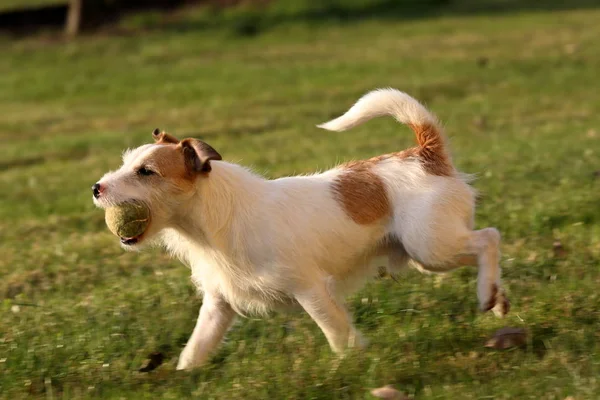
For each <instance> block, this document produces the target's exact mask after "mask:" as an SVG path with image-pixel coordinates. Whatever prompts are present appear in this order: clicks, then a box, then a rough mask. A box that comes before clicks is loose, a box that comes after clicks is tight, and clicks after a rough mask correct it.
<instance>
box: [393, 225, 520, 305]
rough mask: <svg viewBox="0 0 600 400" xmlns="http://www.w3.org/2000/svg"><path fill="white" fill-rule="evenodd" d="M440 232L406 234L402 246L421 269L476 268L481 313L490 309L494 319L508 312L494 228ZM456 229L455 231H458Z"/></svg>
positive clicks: (498, 241) (497, 240)
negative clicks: (418, 235)
mask: <svg viewBox="0 0 600 400" xmlns="http://www.w3.org/2000/svg"><path fill="white" fill-rule="evenodd" d="M458 226H460V225H459V224H454V225H453V227H454V228H453V229H449V228H448V227H446V228H448V229H441V232H439V231H438V234H434V235H431V236H433V237H422V236H421V237H417V235H411V234H410V233H409V234H405V237H404V240H403V243H404V246H405V248H406V249H407V251H408V253H409V255H410V256H411V257H412V258H413V259H414V260H416V261H417V262H418V263H419V264H420V266H421V268H423V269H425V270H427V271H431V272H445V271H449V270H452V269H454V268H458V267H461V266H476V267H478V276H477V297H478V299H479V305H480V308H481V310H482V311H489V310H492V311H493V312H494V314H496V315H497V316H501V317H502V316H504V315H506V313H508V311H509V308H510V304H509V302H508V300H507V298H506V297H505V294H504V290H503V289H502V287H501V281H500V275H501V270H500V265H499V261H500V233H499V232H498V230H497V229H495V228H485V229H481V230H478V231H471V230H468V229H467V228H466V227H465V228H458ZM457 228H458V229H457Z"/></svg>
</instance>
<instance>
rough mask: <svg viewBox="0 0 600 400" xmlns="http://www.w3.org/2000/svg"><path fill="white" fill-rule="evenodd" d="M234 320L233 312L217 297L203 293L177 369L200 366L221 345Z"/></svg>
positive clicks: (227, 304)
mask: <svg viewBox="0 0 600 400" xmlns="http://www.w3.org/2000/svg"><path fill="white" fill-rule="evenodd" d="M234 318H235V311H233V309H232V308H231V306H230V305H229V303H227V302H226V301H225V300H224V299H223V298H221V297H220V296H219V295H215V294H211V293H205V294H204V299H203V301H202V307H201V308H200V315H199V316H198V321H197V322H196V326H195V328H194V332H193V333H192V336H191V337H190V339H189V340H188V342H187V344H186V346H185V348H184V349H183V351H182V352H181V355H180V356H179V362H178V363H177V369H192V368H195V367H198V366H200V365H202V364H203V363H204V362H205V361H206V360H207V358H208V357H209V356H210V354H211V352H212V351H213V350H215V349H216V347H217V346H218V345H219V344H220V343H221V341H222V340H223V337H224V336H225V333H226V332H227V330H228V329H229V327H230V326H231V324H232V322H233V320H234Z"/></svg>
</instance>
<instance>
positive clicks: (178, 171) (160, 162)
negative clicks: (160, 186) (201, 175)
mask: <svg viewBox="0 0 600 400" xmlns="http://www.w3.org/2000/svg"><path fill="white" fill-rule="evenodd" d="M144 164H146V165H148V166H149V167H150V168H152V169H153V170H154V171H156V172H157V173H158V174H159V175H160V176H161V177H163V178H164V179H168V180H171V181H172V182H173V184H174V185H175V186H176V187H178V188H179V189H181V190H182V191H186V190H190V189H191V188H192V187H193V184H194V180H195V175H193V174H191V173H190V171H189V169H188V168H187V166H186V162H185V158H184V155H183V151H182V149H181V147H180V146H179V145H175V144H165V145H163V146H160V147H158V148H157V149H156V150H155V151H153V152H152V153H151V156H150V157H148V158H147V159H146V160H144Z"/></svg>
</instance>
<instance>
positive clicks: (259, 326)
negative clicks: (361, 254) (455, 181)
mask: <svg viewBox="0 0 600 400" xmlns="http://www.w3.org/2000/svg"><path fill="white" fill-rule="evenodd" d="M379 3H384V2H381V1H380V2H379ZM454 3H457V5H456V6H452V5H446V6H440V7H447V9H448V12H447V13H446V12H442V13H435V14H427V13H422V14H420V15H415V16H414V18H413V17H411V18H409V17H406V18H401V17H400V16H398V15H396V14H390V15H384V14H385V13H382V14H380V15H375V13H371V14H369V15H370V17H369V18H364V19H360V18H352V19H351V21H348V22H343V21H340V20H336V19H335V18H321V19H319V18H316V17H315V15H312V14H310V13H309V14H306V15H307V17H306V18H300V19H299V20H294V19H293V18H291V16H293V15H295V14H294V13H295V12H298V13H300V11H294V9H293V7H290V8H289V9H286V10H284V11H285V12H284V11H277V12H279V14H277V13H276V12H275V11H273V13H274V15H275V17H273V18H272V19H268V18H267V19H265V20H261V19H260V18H259V19H258V22H257V20H256V15H258V14H255V17H245V16H244V15H246V14H242V13H241V12H239V10H238V11H231V12H227V13H226V14H223V15H221V14H219V15H212V16H211V15H210V14H211V13H210V12H209V11H205V10H194V9H192V10H189V11H190V12H189V13H187V14H184V13H183V12H180V13H176V14H175V15H171V16H169V17H165V18H164V19H163V17H161V16H160V15H158V14H153V13H150V14H144V15H142V16H135V17H130V18H128V19H127V20H124V21H122V22H121V26H122V28H123V30H122V31H119V32H120V33H118V34H117V33H115V34H110V33H103V34H101V35H96V36H88V37H83V38H80V39H78V40H76V41H72V42H63V41H62V40H58V39H56V37H55V36H54V35H52V34H44V35H41V36H38V37H33V38H22V39H9V38H0V46H1V48H2V53H3V56H2V57H1V58H0V89H1V90H0V139H1V140H2V145H1V146H0V235H1V240H0V298H1V299H2V302H1V303H0V307H1V308H0V398H6V399H9V398H10V399H18V398H28V397H34V398H45V399H58V398H65V399H79V398H91V397H101V398H115V399H120V398H126V399H158V398H161V399H162V398H165V399H186V398H201V399H212V398H214V399H350V398H353V399H354V398H359V399H369V398H372V397H371V395H370V394H369V389H370V388H374V387H379V386H383V385H386V384H393V385H395V387H396V388H398V389H400V390H401V391H403V392H405V393H408V394H410V395H411V396H413V397H414V398H415V399H536V400H537V399H560V400H562V399H564V398H565V397H567V396H569V395H570V396H573V397H574V398H575V399H577V400H581V399H598V398H600V347H599V344H598V343H599V342H600V294H599V290H598V288H599V287H600V286H599V285H600V269H599V267H600V112H599V111H600V96H599V95H598V93H599V92H598V84H597V82H598V80H597V78H598V71H600V42H599V41H598V38H599V37H600V24H598V21H599V20H600V8H598V9H594V8H582V9H572V10H542V9H537V10H525V9H521V10H515V12H502V13H498V12H495V11H493V10H492V9H490V11H489V12H488V11H486V10H485V9H482V10H481V11H480V12H478V13H475V14H471V13H463V12H460V10H461V6H460V4H461V2H460V1H458V0H456V1H455V2H454ZM496 3H502V2H500V1H496ZM506 3H510V2H508V1H507V2H506ZM353 4H354V3H353ZM357 4H358V3H357ZM452 7H455V8H452ZM454 11H456V12H454ZM286 15H287V16H288V17H286V18H284V16H286ZM298 15H299V14H298ZM311 15H312V16H311ZM311 18H312V19H311ZM248 26H250V27H251V28H252V29H250V30H248V29H247V28H248ZM255 26H258V28H257V30H256V31H253V29H254V28H253V27H255ZM253 33H256V34H254V35H253V36H248V35H249V34H253ZM381 86H392V87H396V88H398V89H401V90H404V91H406V92H408V93H410V94H412V95H414V96H415V97H417V98H418V99H420V100H422V101H423V102H424V103H426V105H427V106H428V107H430V108H431V109H432V110H433V111H434V112H435V113H436V114H437V115H438V116H439V117H440V118H441V119H442V121H444V124H445V126H446V128H447V132H448V134H449V136H450V137H451V141H452V148H453V154H454V159H455V162H456V164H457V165H458V166H459V168H460V169H461V170H462V171H464V172H467V173H475V174H477V175H478V179H477V180H476V181H475V183H474V185H475V187H476V188H477V189H478V190H479V191H480V193H481V198H480V202H479V208H478V211H477V226H478V227H484V226H496V227H497V228H498V229H499V230H500V231H501V232H502V234H503V246H502V250H503V257H502V264H503V268H504V281H505V286H506V288H507V290H508V293H509V296H510V299H511V302H512V311H511V313H510V314H509V316H507V318H506V319H504V320H498V319H495V318H494V317H493V316H492V315H488V314H481V313H479V312H478V310H477V300H476V285H475V280H476V271H475V270H473V269H467V268H465V269H461V270H457V271H455V272H453V273H451V274H449V275H445V276H426V275H420V274H419V273H417V272H410V271H409V272H407V273H406V274H405V275H403V276H401V277H400V279H399V281H398V282H395V281H394V280H392V279H380V280H375V281H372V282H371V283H370V284H368V285H367V286H366V287H365V288H364V289H363V290H362V291H360V292H359V293H358V294H356V295H355V296H354V297H351V298H349V299H348V302H349V307H350V308H351V310H352V312H353V314H354V318H355V321H356V323H357V325H358V327H359V329H361V330H362V331H363V333H364V334H365V336H366V337H367V338H368V339H369V340H370V346H369V347H368V349H367V350H366V351H363V352H350V353H349V354H348V356H347V357H346V358H344V359H338V358H336V357H335V356H334V355H333V354H332V353H331V351H330V350H329V347H328V345H327V342H326V340H325V338H324V336H323V335H322V333H321V332H320V330H319V329H318V327H317V326H316V325H315V324H314V323H313V322H312V321H311V320H310V319H309V318H308V317H307V316H306V315H304V314H292V315H274V316H273V317H271V318H268V319H264V320H258V319H256V320H255V319H240V320H239V323H238V324H237V325H236V326H235V327H234V328H233V329H232V331H231V332H230V334H229V335H228V340H227V341H226V342H225V343H224V345H223V346H222V347H221V349H220V350H219V352H218V353H217V354H215V357H214V358H213V359H212V361H211V362H210V364H209V365H207V366H206V367H204V368H202V369H200V370H197V371H194V372H189V373H185V372H178V371H175V364H176V361H177V356H178V354H179V351H180V350H181V349H182V348H183V345H184V344H185V342H186V340H187V338H188V336H189V334H190V333H191V331H192V328H193V326H194V323H195V319H196V315H197V312H198V308H199V306H200V304H201V298H199V297H198V296H197V295H196V294H195V291H194V288H193V287H192V283H191V281H190V280H189V269H187V268H186V267H185V266H183V265H181V264H180V263H179V262H178V261H175V260H170V259H169V258H168V257H167V256H166V255H163V254H162V253H161V252H160V251H158V250H156V251H150V252H146V253H141V254H137V253H125V252H124V251H123V250H122V249H121V248H120V246H119V243H118V240H117V239H115V237H113V236H112V235H111V234H110V233H109V232H108V229H107V228H106V227H105V225H104V216H103V213H102V211H100V210H98V209H95V208H94V206H93V204H92V199H91V191H90V186H91V185H92V184H93V183H94V182H95V181H96V180H97V179H98V178H99V177H100V176H101V175H102V174H103V173H104V172H106V171H108V170H109V169H114V168H117V167H118V166H119V163H120V154H121V152H122V151H123V150H124V149H125V148H127V147H130V146H137V145H140V144H142V143H147V142H149V141H151V135H150V133H151V131H152V130H153V129H154V128H156V127H159V128H163V129H166V130H168V131H169V132H171V133H173V134H175V135H177V136H179V137H187V136H193V137H198V138H203V139H204V140H205V141H207V142H208V143H210V144H211V145H213V146H214V147H215V148H216V149H218V150H219V152H220V153H221V154H222V155H223V156H224V157H225V158H226V159H227V160H230V161H234V162H240V163H242V164H244V165H249V166H253V167H254V168H255V169H256V170H257V171H261V172H264V173H265V174H266V175H267V176H269V177H279V176H283V175H289V174H295V173H307V172H311V171H315V170H318V169H325V168H328V167H331V166H333V165H334V164H335V163H337V162H341V161H344V160H350V159H355V158H360V157H369V156H372V155H377V154H380V153H384V152H391V151H397V150H400V149H403V148H406V147H409V146H412V145H413V141H414V138H413V135H412V133H411V132H410V131H409V129H407V128H406V127H402V126H399V125H398V124H397V123H395V122H394V121H393V120H391V119H382V120H374V121H372V122H370V123H368V124H366V125H363V126H361V127H359V128H356V129H354V130H351V131H349V132H346V133H341V134H336V133H330V132H325V131H321V130H318V129H317V128H315V125H316V124H318V123H321V122H324V121H326V120H328V119H329V118H331V117H333V116H336V115H338V114H339V113H341V112H343V111H344V110H346V109H347V107H349V106H350V105H351V104H352V103H353V102H354V101H355V100H356V99H357V98H358V97H359V96H360V95H362V94H363V93H365V92H366V91H369V90H371V89H373V88H376V87H381ZM556 241H559V242H560V243H562V248H561V249H553V244H554V243H555V242H556ZM503 326H515V327H522V328H525V329H526V330H527V332H528V341H527V346H526V348H523V349H518V348H513V349H510V350H505V351H498V350H491V349H487V348H484V347H483V344H484V343H485V341H486V339H487V338H488V337H489V336H491V335H492V334H493V332H494V331H495V330H496V329H498V328H500V327H503ZM156 351H160V352H163V353H164V354H165V355H166V360H165V362H164V364H163V365H161V366H160V367H159V368H157V369H156V370H155V371H153V372H151V373H140V372H138V369H139V368H140V367H141V366H142V365H143V364H144V360H145V359H146V358H147V356H148V354H149V353H152V352H156Z"/></svg>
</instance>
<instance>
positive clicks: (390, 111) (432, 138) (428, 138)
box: [317, 89, 455, 176]
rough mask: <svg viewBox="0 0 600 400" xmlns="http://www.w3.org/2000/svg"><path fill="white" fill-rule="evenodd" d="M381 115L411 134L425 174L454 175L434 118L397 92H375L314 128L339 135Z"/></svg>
mask: <svg viewBox="0 0 600 400" xmlns="http://www.w3.org/2000/svg"><path fill="white" fill-rule="evenodd" d="M384 115H391V116H392V117H394V118H396V120H398V122H401V123H403V124H406V125H408V126H409V127H410V128H411V129H412V130H413V131H414V132H415V134H416V137H417V143H418V144H419V147H418V149H417V153H418V156H419V157H420V158H421V159H422V160H423V162H424V164H425V166H426V167H427V170H428V172H430V173H433V174H435V175H444V176H450V175H454V173H455V170H454V166H453V164H452V160H451V158H450V153H449V151H448V147H447V144H446V137H445V136H444V133H443V130H442V128H441V126H440V124H439V122H438V120H437V118H436V117H435V116H434V115H433V114H431V113H430V112H429V111H427V109H426V108H425V107H423V106H422V105H421V103H419V102H418V101H417V100H415V99H414V98H412V97H410V96H409V95H407V94H406V93H404V92H401V91H399V90H396V89H378V90H374V91H372V92H369V93H367V94H366V95H364V96H363V97H361V98H360V99H359V100H358V101H357V102H356V103H355V104H354V105H353V106H352V107H351V108H350V109H349V110H348V111H347V112H346V113H345V114H344V115H342V116H341V117H338V118H336V119H333V120H331V121H329V122H326V123H324V124H321V125H317V126H318V127H319V128H323V129H327V130H330V131H338V132H339V131H345V130H347V129H350V128H353V127H355V126H357V125H360V124H362V123H364V122H367V121H368V120H370V119H372V118H375V117H381V116H384Z"/></svg>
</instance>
